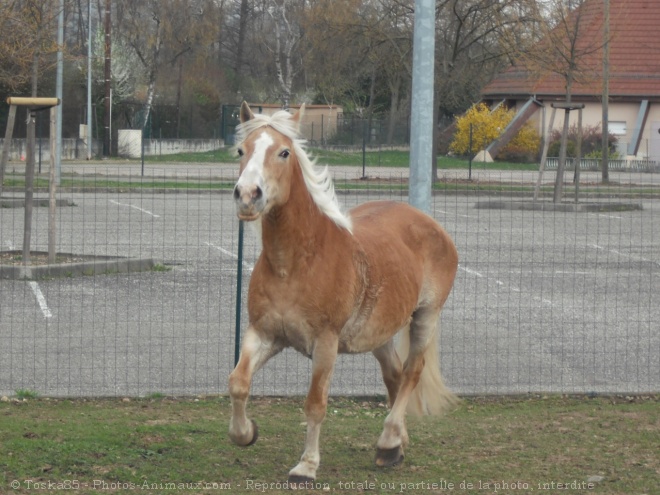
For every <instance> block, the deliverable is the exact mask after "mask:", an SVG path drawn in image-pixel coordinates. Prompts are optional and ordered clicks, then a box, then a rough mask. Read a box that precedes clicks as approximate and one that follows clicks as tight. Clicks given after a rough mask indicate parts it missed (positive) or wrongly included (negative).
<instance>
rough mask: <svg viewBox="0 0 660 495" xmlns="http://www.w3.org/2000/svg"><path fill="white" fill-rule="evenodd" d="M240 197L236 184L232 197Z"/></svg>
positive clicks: (236, 198)
mask: <svg viewBox="0 0 660 495" xmlns="http://www.w3.org/2000/svg"><path fill="white" fill-rule="evenodd" d="M240 197H241V193H240V192H239V190H238V186H236V187H235V188H234V199H235V200H236V201H238V198H240Z"/></svg>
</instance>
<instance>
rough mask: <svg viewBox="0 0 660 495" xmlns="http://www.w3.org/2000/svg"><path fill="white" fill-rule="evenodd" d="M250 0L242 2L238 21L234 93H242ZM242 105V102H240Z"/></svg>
mask: <svg viewBox="0 0 660 495" xmlns="http://www.w3.org/2000/svg"><path fill="white" fill-rule="evenodd" d="M247 17H248V0H241V10H240V17H239V20H238V46H237V47H236V65H235V66H234V72H235V74H236V75H235V79H234V91H235V92H240V91H241V89H242V85H243V53H244V51H245V31H246V30H247V21H248V19H247ZM239 103H240V102H239Z"/></svg>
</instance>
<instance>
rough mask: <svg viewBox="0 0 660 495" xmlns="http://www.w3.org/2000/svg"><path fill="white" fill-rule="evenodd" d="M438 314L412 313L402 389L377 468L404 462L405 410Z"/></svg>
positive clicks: (385, 431)
mask: <svg viewBox="0 0 660 495" xmlns="http://www.w3.org/2000/svg"><path fill="white" fill-rule="evenodd" d="M438 315H439V311H438V310H433V309H431V308H419V309H417V310H416V311H415V313H414V314H413V319H412V322H411V323H410V330H409V332H410V350H409V353H408V358H407V359H406V362H405V364H404V366H403V376H402V379H401V386H400V388H399V391H398V393H397V396H396V400H395V401H394V404H393V405H392V410H391V411H390V413H389V414H388V416H387V418H386V419H385V425H384V428H383V433H382V434H381V435H380V438H379V439H378V443H377V450H376V465H378V466H381V467H388V466H394V465H396V464H399V463H400V462H401V461H403V446H404V445H405V444H406V443H407V441H408V433H407V431H406V425H405V415H406V407H407V405H408V401H409V400H410V395H411V394H412V391H413V390H414V389H415V386H416V385H417V383H418V382H419V377H420V375H421V373H422V370H423V369H424V351H425V350H426V348H427V346H428V343H429V341H430V340H431V336H432V332H435V331H436V323H437V321H438ZM404 331H405V330H404ZM402 338H405V336H402Z"/></svg>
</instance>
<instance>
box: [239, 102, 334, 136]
mask: <svg viewBox="0 0 660 495" xmlns="http://www.w3.org/2000/svg"><path fill="white" fill-rule="evenodd" d="M300 106H301V105H299V104H295V105H291V106H290V107H289V111H290V112H291V113H295V112H297V111H298V110H300ZM250 108H252V110H253V111H254V112H257V113H263V114H266V115H272V114H274V113H275V112H277V111H278V110H282V105H276V104H271V103H250ZM343 113H344V109H343V108H342V107H340V106H337V105H305V111H304V112H303V116H302V120H301V122H300V131H301V134H302V136H303V137H304V138H305V139H306V140H307V141H308V142H309V143H310V144H312V145H314V144H316V143H321V142H325V141H326V140H327V139H329V138H331V137H332V136H334V134H335V133H336V132H337V118H338V117H341V116H342V114H343Z"/></svg>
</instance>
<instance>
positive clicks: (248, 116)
mask: <svg viewBox="0 0 660 495" xmlns="http://www.w3.org/2000/svg"><path fill="white" fill-rule="evenodd" d="M253 118H254V114H253V113H252V110H250V105H248V104H247V101H245V100H244V101H243V103H241V124H242V123H243V122H247V121H248V120H252V119H253Z"/></svg>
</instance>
